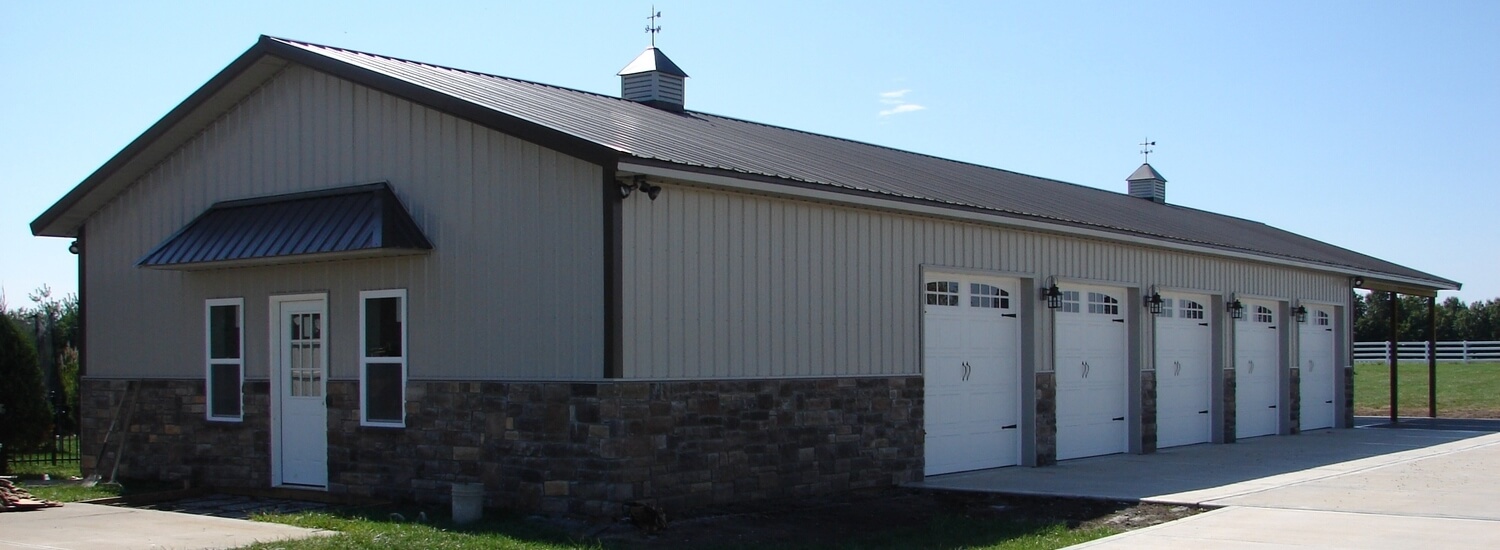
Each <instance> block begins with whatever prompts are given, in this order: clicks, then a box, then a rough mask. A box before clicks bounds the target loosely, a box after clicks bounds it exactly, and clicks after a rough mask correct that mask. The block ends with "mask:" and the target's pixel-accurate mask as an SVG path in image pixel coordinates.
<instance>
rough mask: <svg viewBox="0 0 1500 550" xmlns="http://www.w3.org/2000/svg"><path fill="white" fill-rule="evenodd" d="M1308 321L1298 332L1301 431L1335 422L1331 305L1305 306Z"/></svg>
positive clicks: (1332, 424)
mask: <svg viewBox="0 0 1500 550" xmlns="http://www.w3.org/2000/svg"><path fill="white" fill-rule="evenodd" d="M1306 307H1307V322H1305V323H1302V324H1301V328H1300V330H1299V331H1298V334H1297V349H1298V350H1299V353H1298V361H1297V365H1298V366H1299V367H1301V381H1302V382H1301V384H1302V388H1301V393H1302V399H1301V403H1299V405H1300V406H1301V407H1302V410H1301V411H1300V424H1299V428H1301V429H1302V430H1303V431H1306V430H1315V429H1318V428H1332V427H1333V426H1334V420H1335V419H1334V414H1335V413H1334V409H1335V407H1334V405H1333V396H1334V391H1333V390H1334V373H1335V372H1336V369H1335V368H1334V367H1335V365H1334V359H1333V357H1334V354H1333V341H1334V339H1333V336H1334V332H1333V308H1331V307H1328V306H1306Z"/></svg>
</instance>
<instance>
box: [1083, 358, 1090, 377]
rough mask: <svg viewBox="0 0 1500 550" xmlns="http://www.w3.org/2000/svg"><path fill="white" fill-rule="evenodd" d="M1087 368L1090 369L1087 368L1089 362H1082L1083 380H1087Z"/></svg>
mask: <svg viewBox="0 0 1500 550" xmlns="http://www.w3.org/2000/svg"><path fill="white" fill-rule="evenodd" d="M1089 368H1090V367H1089V362H1088V361H1084V362H1083V377H1084V378H1088V377H1089Z"/></svg>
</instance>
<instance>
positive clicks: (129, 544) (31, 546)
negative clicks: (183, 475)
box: [0, 503, 331, 550]
mask: <svg viewBox="0 0 1500 550" xmlns="http://www.w3.org/2000/svg"><path fill="white" fill-rule="evenodd" d="M325 534H331V532H329V531H319V530H314V529H303V528H301V527H292V526H289V525H279V524H275V523H260V522H254V521H246V520H240V519H227V518H217V517H210V516H200V515H193V514H182V513H177V512H161V511H156V510H141V509H137V508H121V507H116V506H102V505H98V504H78V503H71V504H66V505H64V506H63V507H61V508H45V509H42V510H35V511H31V512H6V513H3V514H0V549H3V550H12V549H17V550H18V549H27V550H39V549H46V550H60V549H67V550H96V549H97V550H137V549H139V550H148V549H149V550H160V549H172V550H194V549H204V548H234V547H237V546H244V545H247V544H252V543H255V542H269V541H276V540H288V539H300V538H306V537H312V536H319V535H325Z"/></svg>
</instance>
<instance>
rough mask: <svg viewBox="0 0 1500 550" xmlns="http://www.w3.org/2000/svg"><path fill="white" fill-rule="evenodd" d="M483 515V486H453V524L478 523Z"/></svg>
mask: <svg viewBox="0 0 1500 550" xmlns="http://www.w3.org/2000/svg"><path fill="white" fill-rule="evenodd" d="M483 515H484V484H483V483H454V484H453V523H456V524H459V525H462V524H465V523H472V522H474V521H478V520H479V518H480V517H482V516H483Z"/></svg>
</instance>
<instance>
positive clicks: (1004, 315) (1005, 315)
mask: <svg viewBox="0 0 1500 550" xmlns="http://www.w3.org/2000/svg"><path fill="white" fill-rule="evenodd" d="M1000 316H1001V317H1010V318H1011V319H1015V318H1016V314H1014V313H1001V314H1000Z"/></svg>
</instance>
